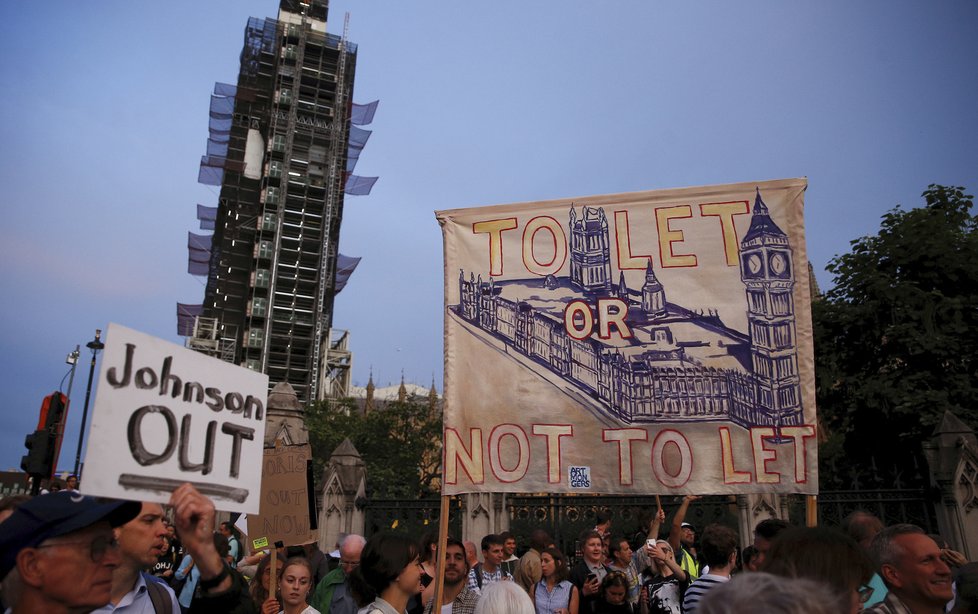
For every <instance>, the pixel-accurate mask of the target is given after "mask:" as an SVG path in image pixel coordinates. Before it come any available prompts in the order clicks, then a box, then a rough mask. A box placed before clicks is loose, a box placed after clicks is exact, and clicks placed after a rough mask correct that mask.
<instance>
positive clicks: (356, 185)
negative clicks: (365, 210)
mask: <svg viewBox="0 0 978 614" xmlns="http://www.w3.org/2000/svg"><path fill="white" fill-rule="evenodd" d="M378 179H380V177H361V176H360V175H349V176H347V178H346V188H345V191H346V195H347V196H366V195H367V194H370V190H372V189H374V184H375V183H377V180H378Z"/></svg>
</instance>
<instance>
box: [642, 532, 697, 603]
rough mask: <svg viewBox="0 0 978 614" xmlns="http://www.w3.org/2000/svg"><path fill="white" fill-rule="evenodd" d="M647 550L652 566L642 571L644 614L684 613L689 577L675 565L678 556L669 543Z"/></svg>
mask: <svg viewBox="0 0 978 614" xmlns="http://www.w3.org/2000/svg"><path fill="white" fill-rule="evenodd" d="M645 548H646V553H647V554H648V556H649V559H650V560H651V561H652V566H651V567H649V568H648V569H646V570H644V571H643V572H642V592H641V595H640V597H639V606H640V612H641V614H682V603H683V596H684V595H685V593H686V589H687V588H688V587H689V575H688V574H687V573H686V572H685V571H683V568H682V567H680V566H679V564H678V563H677V562H676V554H675V553H674V552H673V549H672V546H670V545H669V542H667V541H666V540H664V539H660V540H657V541H656V542H655V543H654V544H651V545H649V544H646V546H645Z"/></svg>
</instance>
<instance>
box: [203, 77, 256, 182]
mask: <svg viewBox="0 0 978 614" xmlns="http://www.w3.org/2000/svg"><path fill="white" fill-rule="evenodd" d="M236 94H237V88H236V87H235V86H233V85H229V84H227V83H215V84H214V93H213V94H211V103H210V113H209V115H210V119H209V120H208V124H207V130H208V136H207V154H206V155H204V156H201V158H200V170H199V171H198V173H197V181H198V183H202V184H204V185H212V186H220V185H221V184H222V183H223V182H224V169H228V170H236V171H238V172H241V171H243V170H244V163H243V162H235V161H232V160H228V159H227V155H228V142H229V141H230V139H231V122H232V121H233V116H234V96H235V95H236Z"/></svg>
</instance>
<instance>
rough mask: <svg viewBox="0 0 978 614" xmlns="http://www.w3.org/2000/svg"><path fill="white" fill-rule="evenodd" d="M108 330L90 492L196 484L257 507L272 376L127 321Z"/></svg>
mask: <svg viewBox="0 0 978 614" xmlns="http://www.w3.org/2000/svg"><path fill="white" fill-rule="evenodd" d="M106 337H107V338H106V342H105V354H104V355H103V358H102V367H101V370H100V372H99V386H98V393H97V394H96V397H95V407H94V410H93V413H92V427H91V431H90V432H89V437H88V447H87V453H86V457H85V494H92V495H99V496H106V497H117V498H121V499H137V500H143V501H156V502H160V503H165V502H167V501H168V500H169V497H170V493H171V492H172V491H173V490H174V489H175V488H176V487H177V486H179V485H180V484H182V483H184V482H191V483H192V484H194V486H196V487H197V489H198V490H200V491H201V493H203V494H205V495H207V496H208V497H210V498H211V499H213V501H214V504H215V506H216V507H217V508H218V509H222V510H228V511H240V512H257V511H258V501H259V492H258V490H259V487H260V485H261V477H260V476H261V469H260V467H261V458H262V454H261V451H262V447H263V446H264V439H265V403H266V401H267V398H268V376H266V375H264V374H261V373H256V372H254V371H251V370H249V369H245V368H243V367H238V366H235V365H233V364H230V363H227V362H223V361H221V360H218V359H216V358H212V357H209V356H206V355H204V354H200V353H198V352H194V351H192V350H188V349H186V348H183V347H180V346H178V345H175V344H172V343H169V342H167V341H163V340H162V339H157V338H155V337H151V336H149V335H146V334H143V333H140V332H137V331H134V330H132V329H129V328H126V327H124V326H120V325H118V324H110V325H109V329H108V334H107V335H106Z"/></svg>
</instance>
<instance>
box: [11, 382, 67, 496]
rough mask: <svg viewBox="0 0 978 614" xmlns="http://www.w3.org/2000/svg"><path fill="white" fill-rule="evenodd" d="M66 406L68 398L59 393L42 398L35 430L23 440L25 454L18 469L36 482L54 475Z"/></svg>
mask: <svg viewBox="0 0 978 614" xmlns="http://www.w3.org/2000/svg"><path fill="white" fill-rule="evenodd" d="M67 405H68V398H67V397H66V396H65V395H63V394H61V393H60V392H52V393H51V394H49V395H48V396H46V397H44V401H43V402H42V403H41V413H40V415H39V416H38V420H37V430H36V431H34V433H32V434H30V435H28V436H27V437H26V438H24V447H26V448H27V454H26V455H25V456H24V457H22V458H21V459H20V468H21V469H23V470H24V472H25V473H27V474H28V475H30V476H32V477H34V478H36V480H41V479H46V478H50V477H51V474H52V473H54V456H55V451H56V448H57V441H58V434H59V433H60V430H61V427H62V425H61V421H62V419H63V418H64V413H65V409H66V408H67Z"/></svg>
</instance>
